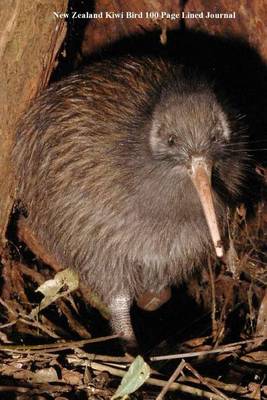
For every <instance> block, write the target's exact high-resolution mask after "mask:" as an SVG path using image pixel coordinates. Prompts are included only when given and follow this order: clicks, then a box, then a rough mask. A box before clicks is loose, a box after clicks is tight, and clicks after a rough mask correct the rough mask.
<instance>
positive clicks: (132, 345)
mask: <svg viewBox="0 0 267 400" xmlns="http://www.w3.org/2000/svg"><path fill="white" fill-rule="evenodd" d="M131 305H132V299H131V297H130V295H129V294H128V293H127V292H122V293H118V294H117V295H116V296H115V297H113V299H112V300H111V302H110V304H109V310H110V313H111V326H112V329H113V331H114V332H115V333H117V334H120V335H121V336H122V340H123V342H124V344H125V347H126V350H127V351H128V352H129V353H136V352H137V350H138V344H137V340H136V337H135V334H134V331H133V327H132V322H131V315H130V309H131Z"/></svg>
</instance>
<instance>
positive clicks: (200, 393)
mask: <svg viewBox="0 0 267 400" xmlns="http://www.w3.org/2000/svg"><path fill="white" fill-rule="evenodd" d="M67 361H68V362H69V363H70V364H74V365H76V366H80V367H81V366H83V367H90V368H92V369H94V370H96V371H101V372H104V371H106V372H109V373H110V374H111V375H114V376H118V377H121V378H122V377H123V376H124V374H125V372H124V371H122V370H120V369H118V368H113V367H110V366H108V365H103V364H99V363H96V362H94V361H91V362H90V361H88V360H79V359H78V358H77V357H75V356H68V357H67ZM146 384H149V385H153V386H157V387H164V386H165V385H166V381H164V380H162V379H156V378H148V380H147V381H146ZM169 390H177V391H180V392H183V393H186V394H190V395H193V396H197V397H200V398H201V399H204V398H206V399H211V398H212V400H222V396H221V395H220V396H219V395H217V394H214V393H212V392H208V391H206V390H203V389H199V388H196V387H191V386H188V385H185V384H182V383H176V382H174V383H172V384H171V385H170V387H169ZM227 400H234V399H233V398H227Z"/></svg>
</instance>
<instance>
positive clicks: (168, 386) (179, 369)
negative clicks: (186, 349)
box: [156, 360, 185, 400]
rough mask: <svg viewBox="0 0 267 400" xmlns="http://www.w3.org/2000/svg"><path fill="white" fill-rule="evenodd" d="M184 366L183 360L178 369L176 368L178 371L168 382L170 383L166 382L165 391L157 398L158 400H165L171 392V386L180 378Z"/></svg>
mask: <svg viewBox="0 0 267 400" xmlns="http://www.w3.org/2000/svg"><path fill="white" fill-rule="evenodd" d="M184 366H185V360H182V361H181V362H180V364H179V365H178V367H177V368H176V370H175V371H174V373H173V374H172V375H171V377H170V379H169V380H168V382H166V385H165V386H164V387H163V389H162V390H161V392H160V393H159V395H158V396H157V398H156V400H163V398H164V396H165V394H166V393H167V392H168V390H169V388H170V386H171V385H172V383H173V382H174V381H175V380H176V379H177V378H178V376H179V375H180V373H181V372H182V370H183V368H184Z"/></svg>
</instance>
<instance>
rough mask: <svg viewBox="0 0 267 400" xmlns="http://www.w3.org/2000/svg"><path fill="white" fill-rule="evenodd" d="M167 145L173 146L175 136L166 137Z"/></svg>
mask: <svg viewBox="0 0 267 400" xmlns="http://www.w3.org/2000/svg"><path fill="white" fill-rule="evenodd" d="M168 145H169V146H170V147H171V146H174V145H175V136H174V135H170V136H169V137H168Z"/></svg>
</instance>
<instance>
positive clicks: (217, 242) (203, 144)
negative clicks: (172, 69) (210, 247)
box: [149, 79, 248, 257]
mask: <svg viewBox="0 0 267 400" xmlns="http://www.w3.org/2000/svg"><path fill="white" fill-rule="evenodd" d="M226 110H227V107H225V106H224V104H222V102H220V101H219V100H218V99H217V97H216V95H215V93H214V91H213V89H212V88H211V87H209V86H208V84H207V83H205V82H199V81H198V82H196V81H195V82H194V81H193V80H190V79H189V80H187V81H186V80H185V79H183V80H182V83H181V82H179V81H177V82H175V81H174V82H173V85H172V86H170V84H169V85H168V86H167V87H165V88H163V89H162V93H161V96H160V98H159V100H158V101H157V102H156V105H155V108H154V111H153V114H152V123H151V129H150V134H149V146H150V151H151V155H152V157H153V159H154V160H155V162H159V163H163V162H164V163H165V164H167V165H168V166H169V167H170V168H172V170H176V171H177V174H179V176H181V175H185V176H188V177H190V178H191V181H192V184H193V185H194V187H195V189H196V192H197V194H198V196H199V199H200V202H201V205H202V208H203V212H204V215H205V218H206V221H207V225H208V227H209V231H210V234H211V238H212V241H213V244H214V247H215V250H216V254H217V256H219V257H222V255H223V246H222V242H221V237H220V232H219V228H218V223H217V217H216V213H215V207H214V198H213V196H214V194H213V192H214V191H215V192H216V193H217V194H218V195H219V196H221V197H224V195H225V194H226V193H227V195H228V196H230V197H231V196H232V197H233V198H234V197H236V196H237V195H238V194H239V193H240V188H241V187H242V182H243V176H244V171H245V169H246V164H247V157H248V156H247V151H246V141H247V138H246V135H245V133H244V132H243V131H242V130H241V129H240V128H239V127H238V123H237V122H238V119H239V118H238V117H237V116H236V115H237V114H235V113H234V114H233V113H231V112H230V111H226ZM222 192H224V193H222ZM225 197H226V196H225Z"/></svg>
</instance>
